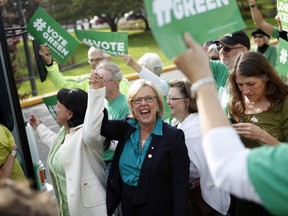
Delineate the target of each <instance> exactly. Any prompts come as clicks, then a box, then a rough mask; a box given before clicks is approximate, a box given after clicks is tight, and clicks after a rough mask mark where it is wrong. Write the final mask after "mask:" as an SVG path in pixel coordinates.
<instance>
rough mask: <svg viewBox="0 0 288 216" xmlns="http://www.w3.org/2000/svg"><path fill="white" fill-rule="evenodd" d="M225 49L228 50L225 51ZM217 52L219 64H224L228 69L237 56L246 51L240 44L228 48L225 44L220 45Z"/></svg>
mask: <svg viewBox="0 0 288 216" xmlns="http://www.w3.org/2000/svg"><path fill="white" fill-rule="evenodd" d="M225 48H226V49H225ZM227 48H230V49H227ZM218 50H219V57H220V60H221V62H222V63H223V64H225V65H226V66H227V67H228V68H230V67H231V66H232V65H233V62H234V61H235V59H236V57H237V56H238V54H239V53H242V52H244V51H246V50H247V48H246V47H244V46H243V45H241V44H235V45H229V46H228V45H226V44H223V43H221V45H220V48H219V49H218ZM228 50H229V51H228Z"/></svg>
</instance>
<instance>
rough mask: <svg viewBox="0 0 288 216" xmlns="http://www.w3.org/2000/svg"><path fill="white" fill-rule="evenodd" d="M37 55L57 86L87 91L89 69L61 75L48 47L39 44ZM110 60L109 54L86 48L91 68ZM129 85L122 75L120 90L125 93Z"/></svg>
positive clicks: (93, 48)
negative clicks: (78, 73) (80, 72)
mask: <svg viewBox="0 0 288 216" xmlns="http://www.w3.org/2000/svg"><path fill="white" fill-rule="evenodd" d="M39 55H40V56H41V57H42V59H43V60H44V63H45V64H46V69H47V71H48V74H47V76H48V77H49V78H50V79H51V81H52V82H53V83H54V85H55V86H56V87H57V88H59V89H60V88H80V89H83V90H84V91H86V92H87V91H88V88H89V84H88V75H89V73H90V71H89V73H87V74H83V75H80V76H63V74H62V73H60V71H59V67H58V64H57V63H56V62H55V61H53V58H52V56H51V54H50V49H49V48H48V47H47V46H45V45H40V48H39ZM110 60H111V57H110V55H108V54H106V53H104V52H103V51H101V50H98V49H97V48H95V47H90V49H89V50H88V63H89V64H90V65H91V68H92V70H94V69H95V68H96V66H97V65H98V64H99V63H100V62H102V61H110ZM129 86H130V84H129V81H128V80H127V79H125V78H124V77H123V78H122V80H121V81H120V91H121V92H122V93H123V94H125V95H126V94H127V92H128V90H129Z"/></svg>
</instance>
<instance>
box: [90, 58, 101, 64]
mask: <svg viewBox="0 0 288 216" xmlns="http://www.w3.org/2000/svg"><path fill="white" fill-rule="evenodd" d="M103 59H104V57H103V58H94V59H88V62H89V63H90V64H92V63H93V62H100V61H102V60H103Z"/></svg>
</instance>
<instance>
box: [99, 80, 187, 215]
mask: <svg viewBox="0 0 288 216" xmlns="http://www.w3.org/2000/svg"><path fill="white" fill-rule="evenodd" d="M127 97H128V104H129V108H130V111H131V114H130V116H129V117H127V118H126V119H124V120H108V119H107V116H105V117H104V119H103V123H102V129H101V133H102V135H104V136H105V137H107V138H109V139H113V140H119V143H118V145H117V148H116V150H115V155H114V158H113V161H112V165H111V169H110V173H109V176H108V182H107V211H108V215H109V216H110V215H112V214H113V212H114V211H115V208H116V207H117V206H118V204H119V203H120V202H121V204H122V209H123V215H124V216H142V215H143V216H144V215H145V216H147V215H151V216H153V215H155V216H156V215H157V216H158V215H166V216H169V215H171V216H172V215H183V216H185V215H188V186H189V157H188V152H187V148H186V145H185V140H184V134H183V132H182V131H181V130H179V129H177V128H173V127H171V126H169V125H168V124H166V123H164V122H163V121H162V120H161V117H162V115H163V106H164V103H163V96H162V95H161V93H160V92H159V91H158V90H157V89H156V87H155V86H154V85H153V84H152V83H151V82H149V81H145V80H141V79H140V80H137V81H135V82H134V83H133V84H132V85H131V87H130V89H129V92H128V95H127Z"/></svg>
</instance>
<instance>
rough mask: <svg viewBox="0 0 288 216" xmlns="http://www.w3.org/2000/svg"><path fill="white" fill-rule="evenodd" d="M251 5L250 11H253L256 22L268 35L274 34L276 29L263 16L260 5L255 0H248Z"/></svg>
mask: <svg viewBox="0 0 288 216" xmlns="http://www.w3.org/2000/svg"><path fill="white" fill-rule="evenodd" d="M247 1H248V3H249V6H250V12H251V16H252V19H253V21H254V24H255V25H256V26H257V27H258V28H260V29H262V30H263V31H264V32H265V33H267V34H268V35H270V36H272V35H273V31H274V27H273V25H271V24H270V23H268V22H266V21H265V20H264V18H263V16H262V14H261V13H260V11H259V9H258V7H257V3H256V1H255V0H247Z"/></svg>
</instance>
